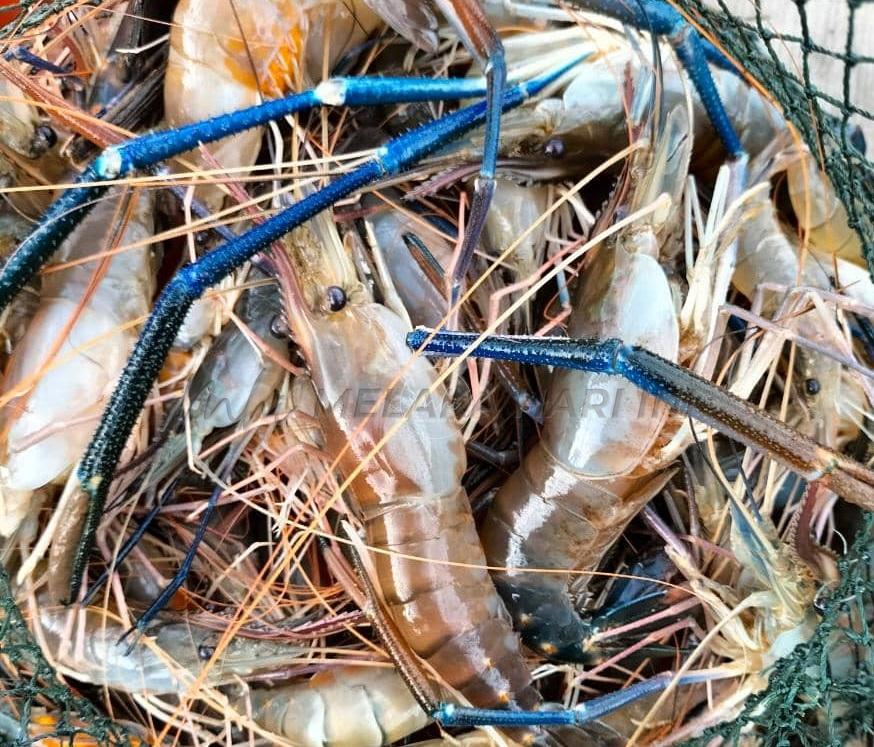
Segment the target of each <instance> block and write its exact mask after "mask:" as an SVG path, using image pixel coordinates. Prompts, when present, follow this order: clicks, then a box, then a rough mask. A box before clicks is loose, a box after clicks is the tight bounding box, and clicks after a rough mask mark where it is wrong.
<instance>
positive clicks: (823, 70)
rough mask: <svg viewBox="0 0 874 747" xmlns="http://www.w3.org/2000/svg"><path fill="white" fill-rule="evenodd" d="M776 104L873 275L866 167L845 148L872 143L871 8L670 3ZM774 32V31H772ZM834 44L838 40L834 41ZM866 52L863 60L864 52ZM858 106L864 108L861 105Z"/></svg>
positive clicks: (833, 1)
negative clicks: (834, 198) (859, 138)
mask: <svg viewBox="0 0 874 747" xmlns="http://www.w3.org/2000/svg"><path fill="white" fill-rule="evenodd" d="M675 4H676V5H677V6H678V7H679V8H680V9H681V10H682V11H683V12H684V13H685V15H686V16H687V17H688V18H689V19H691V20H692V21H693V23H695V24H696V25H697V26H698V27H699V28H701V29H703V30H704V31H705V32H706V33H707V35H708V36H709V37H710V38H712V39H714V40H715V41H717V42H718V43H719V46H720V47H721V48H723V49H724V50H725V51H726V52H727V53H728V55H729V56H730V57H731V58H732V59H734V60H735V61H736V62H737V63H739V64H740V65H741V66H742V67H743V68H744V69H745V70H746V71H747V72H748V73H749V75H751V76H752V77H753V78H754V79H755V80H756V81H758V82H759V83H761V84H763V86H764V88H765V89H766V90H767V91H768V93H770V94H771V95H772V96H773V97H774V99H775V100H776V101H777V102H778V103H779V105H780V107H781V108H782V110H783V113H784V114H785V116H786V118H787V119H788V120H789V121H790V122H791V123H792V124H793V125H794V126H795V127H796V128H797V130H798V132H799V134H800V135H801V136H802V138H803V139H804V141H805V142H806V143H807V145H808V147H809V148H810V150H811V152H812V153H814V154H815V156H816V158H817V160H818V161H819V163H820V165H821V166H822V168H823V169H824V170H825V172H826V173H827V174H828V175H829V178H830V179H831V182H832V184H833V185H834V187H835V191H836V194H837V195H838V196H839V197H840V199H841V201H842V202H843V204H844V206H845V207H846V209H847V214H848V216H849V223H850V226H851V227H853V228H854V229H855V230H856V231H857V233H858V234H859V236H860V237H861V239H862V246H863V252H864V255H865V259H866V260H867V262H868V268H869V270H872V274H874V164H872V162H871V161H870V160H868V159H867V158H866V157H865V155H864V152H863V151H860V150H859V149H858V148H857V147H856V146H857V144H854V142H853V134H854V132H856V131H857V129H858V131H861V132H862V133H863V135H865V136H866V138H867V140H868V141H869V142H870V141H872V140H874V113H872V109H874V101H872V102H868V101H867V100H866V99H868V98H870V97H872V96H874V90H872V86H871V81H872V75H874V54H871V52H874V49H872V48H871V46H872V43H874V40H872V39H871V38H870V37H871V35H870V34H866V33H865V29H866V25H867V28H868V29H870V28H871V24H872V23H874V4H872V3H870V2H867V0H824V1H823V2H811V1H810V0H784V1H782V2H770V3H768V2H767V0H743V2H740V1H739V0H734V1H733V2H730V1H729V0H707V1H706V2H703V1H702V0H677V2H676V3H675ZM778 24H779V27H780V28H781V29H787V28H788V29H792V30H791V31H782V30H775V28H774V26H775V25H778ZM836 37H843V38H842V39H841V38H837V40H835V38H836ZM866 52H868V53H866ZM863 102H864V104H863Z"/></svg>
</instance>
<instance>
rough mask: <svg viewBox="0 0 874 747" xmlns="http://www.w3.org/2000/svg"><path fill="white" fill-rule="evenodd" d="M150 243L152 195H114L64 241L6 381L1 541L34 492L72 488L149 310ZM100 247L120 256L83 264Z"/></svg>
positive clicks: (0, 438) (0, 437)
mask: <svg viewBox="0 0 874 747" xmlns="http://www.w3.org/2000/svg"><path fill="white" fill-rule="evenodd" d="M151 235H152V201H151V198H150V196H149V195H148V194H147V193H134V194H133V195H132V196H126V195H125V194H124V193H123V192H119V191H117V192H115V194H114V197H110V198H109V199H106V200H103V201H101V202H100V204H99V205H98V206H97V207H96V208H95V209H94V211H93V212H92V214H91V215H90V216H89V217H88V218H87V220H85V221H83V222H82V224H81V225H80V226H79V227H78V228H77V229H76V231H75V232H74V233H73V234H71V236H70V237H69V238H68V239H67V240H66V241H65V242H64V244H63V245H62V247H61V250H60V252H59V259H60V261H61V262H62V263H64V264H61V265H60V266H59V267H58V269H57V270H56V271H54V272H50V273H48V274H46V275H45V276H44V277H43V280H42V289H41V292H40V305H39V308H38V310H37V312H36V314H35V315H34V317H33V319H32V320H31V321H30V324H29V325H28V327H27V332H26V334H25V335H24V337H23V338H22V339H21V341H20V342H19V344H18V345H17V347H16V349H15V351H14V353H13V355H12V357H11V360H10V364H9V368H8V372H7V374H6V377H5V379H4V382H3V391H4V392H5V396H4V400H3V402H4V404H3V409H2V413H0V428H2V432H0V443H2V455H3V456H2V464H0V496H2V510H0V533H2V534H3V536H7V537H8V536H10V535H11V534H12V533H13V532H14V531H15V530H16V529H17V528H18V527H19V525H20V524H21V523H22V521H23V520H24V519H25V518H26V517H27V516H28V515H29V513H30V512H31V511H32V510H33V508H34V500H35V498H34V496H35V494H36V493H37V491H40V490H41V489H43V488H45V487H46V486H48V485H51V484H53V483H56V482H59V481H61V482H63V481H64V480H66V478H67V475H68V474H69V472H70V470H71V469H72V468H73V466H74V465H75V464H76V462H77V461H78V459H79V457H80V456H81V454H82V453H83V452H84V450H85V446H86V445H87V443H88V439H89V438H90V436H91V433H92V431H93V428H94V425H93V418H95V417H97V416H98V415H99V413H100V410H101V408H102V405H103V403H104V402H105V400H106V398H107V396H108V395H109V393H110V392H111V390H112V387H113V386H114V384H115V380H116V379H117V378H118V375H119V374H120V373H121V370H122V368H123V366H124V362H125V359H126V358H127V356H128V354H129V353H130V350H131V348H132V346H133V343H134V340H135V339H136V336H135V329H134V326H133V325H134V324H135V323H136V321H137V320H138V319H140V318H142V317H144V316H145V315H146V314H148V311H149V304H150V302H151V299H152V293H153V291H154V279H153V273H152V266H151V250H150V247H149V246H148V239H149V238H150V236H151ZM100 246H107V247H108V248H114V247H116V246H121V247H124V249H123V251H120V252H117V253H114V254H113V255H112V256H110V257H108V258H102V259H100V258H98V259H94V260H90V261H83V260H86V259H87V258H88V257H89V256H90V255H92V254H93V253H94V250H95V248H96V247H100ZM83 299H84V301H83ZM61 423H63V424H64V427H58V426H59V424H61Z"/></svg>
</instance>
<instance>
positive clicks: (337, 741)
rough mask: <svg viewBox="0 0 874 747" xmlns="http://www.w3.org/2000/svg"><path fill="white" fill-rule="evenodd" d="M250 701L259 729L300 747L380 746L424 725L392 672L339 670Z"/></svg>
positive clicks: (423, 717)
mask: <svg viewBox="0 0 874 747" xmlns="http://www.w3.org/2000/svg"><path fill="white" fill-rule="evenodd" d="M249 698H250V700H251V703H252V717H253V718H254V719H255V721H257V722H258V724H259V725H260V726H262V727H263V728H265V729H269V730H270V731H273V732H275V733H277V734H281V735H282V736H284V737H287V738H288V739H292V740H294V742H295V744H300V745H301V746H302V747H341V746H342V745H350V744H354V745H356V746H357V747H380V746H381V745H384V744H391V743H393V742H395V741H396V740H398V739H403V738H404V737H406V736H408V735H409V734H412V733H413V732H414V731H418V730H419V729H421V728H422V727H424V726H425V725H426V724H427V723H428V716H426V715H425V713H424V711H422V709H421V708H420V707H419V705H418V703H416V701H415V699H414V698H413V696H412V695H411V694H410V690H409V688H407V686H406V685H405V684H404V682H403V680H401V678H400V677H399V676H398V673H397V672H396V671H395V670H393V669H379V668H376V667H352V666H348V667H337V668H334V669H331V670H326V671H324V672H320V673H319V674H317V675H315V676H314V677H312V678H311V679H310V680H309V681H308V682H302V683H297V684H294V685H286V686H284V687H277V688H271V689H269V690H254V691H253V692H251V693H250V694H249Z"/></svg>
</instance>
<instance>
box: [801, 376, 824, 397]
mask: <svg viewBox="0 0 874 747" xmlns="http://www.w3.org/2000/svg"><path fill="white" fill-rule="evenodd" d="M821 388H822V387H821V385H820V383H819V379H805V380H804V391H805V392H807V393H808V394H809V395H810V396H811V397H812V396H813V395H814V394H819V390H820V389H821Z"/></svg>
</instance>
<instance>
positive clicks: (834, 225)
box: [786, 148, 867, 267]
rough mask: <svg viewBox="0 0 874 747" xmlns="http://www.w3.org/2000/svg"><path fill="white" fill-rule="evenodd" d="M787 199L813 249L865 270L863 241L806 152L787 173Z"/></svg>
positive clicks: (827, 180)
mask: <svg viewBox="0 0 874 747" xmlns="http://www.w3.org/2000/svg"><path fill="white" fill-rule="evenodd" d="M786 176H787V184H788V187H789V199H790V200H791V201H792V208H793V210H794V211H795V216H796V218H797V219H798V225H799V228H800V229H801V231H802V233H803V234H804V235H805V236H806V237H807V238H808V240H809V241H810V244H811V245H812V247H813V248H814V249H815V250H816V251H819V252H821V253H823V254H827V255H834V256H836V257H839V258H841V259H843V260H847V261H849V262H853V263H855V264H857V265H859V266H860V267H867V265H866V263H865V258H864V257H863V256H862V241H861V238H860V237H859V234H858V233H857V232H856V231H855V230H854V229H853V228H851V227H850V224H849V218H848V216H847V209H846V208H845V207H844V204H843V203H842V202H841V201H840V199H838V196H837V195H836V194H835V190H834V187H833V186H832V183H831V180H830V179H829V178H828V176H827V175H826V174H825V173H824V172H823V171H822V170H821V169H820V168H819V166H818V165H817V163H816V159H814V157H813V155H812V154H811V153H810V152H809V151H808V150H807V149H806V148H805V149H803V151H802V153H801V155H800V157H799V158H797V159H796V160H794V161H792V162H791V163H790V164H789V165H788V167H787V169H786Z"/></svg>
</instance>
